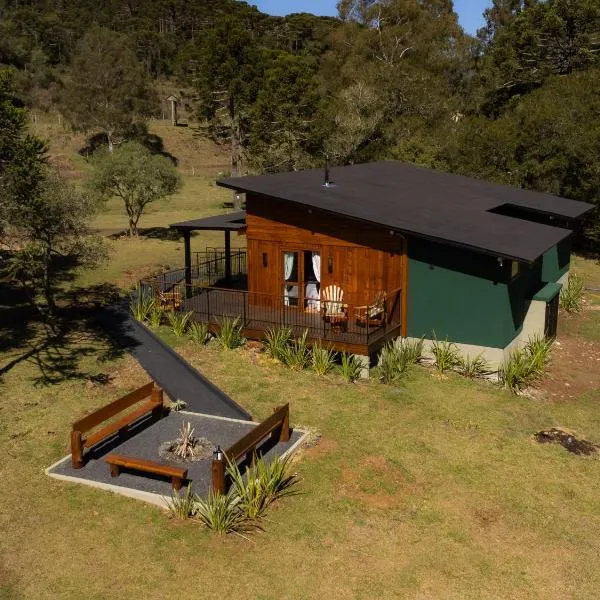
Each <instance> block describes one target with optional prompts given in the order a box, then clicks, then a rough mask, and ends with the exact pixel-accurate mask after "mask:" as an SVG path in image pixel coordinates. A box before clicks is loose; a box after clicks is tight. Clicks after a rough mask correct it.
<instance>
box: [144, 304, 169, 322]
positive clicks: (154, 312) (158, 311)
mask: <svg viewBox="0 0 600 600" xmlns="http://www.w3.org/2000/svg"><path fill="white" fill-rule="evenodd" d="M164 316H165V309H164V308H163V307H162V306H160V304H159V303H158V302H156V301H154V302H153V303H152V308H151V309H150V312H149V314H148V323H149V324H150V327H154V328H156V327H160V325H161V323H162V321H163V318H164Z"/></svg>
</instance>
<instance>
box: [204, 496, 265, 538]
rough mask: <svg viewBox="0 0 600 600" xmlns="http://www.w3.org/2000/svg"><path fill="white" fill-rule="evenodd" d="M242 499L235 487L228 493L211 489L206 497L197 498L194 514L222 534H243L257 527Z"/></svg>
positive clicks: (207, 526)
mask: <svg viewBox="0 0 600 600" xmlns="http://www.w3.org/2000/svg"><path fill="white" fill-rule="evenodd" d="M240 503H241V499H240V497H239V495H238V494H237V492H236V490H235V488H232V489H231V490H230V491H229V492H228V493H227V494H218V493H215V492H214V491H213V490H211V491H210V492H209V494H208V496H207V498H206V499H203V498H197V499H196V503H195V507H194V515H195V517H196V518H197V519H198V520H199V521H200V523H201V524H202V525H204V527H206V528H208V529H212V530H213V531H216V532H217V533H220V534H227V533H236V534H238V535H241V536H242V537H246V536H244V535H243V534H244V533H246V532H249V531H252V530H253V529H256V527H257V526H256V524H254V523H253V522H252V521H251V520H250V519H249V518H248V517H247V516H246V514H245V513H244V511H243V510H242V509H241V506H240Z"/></svg>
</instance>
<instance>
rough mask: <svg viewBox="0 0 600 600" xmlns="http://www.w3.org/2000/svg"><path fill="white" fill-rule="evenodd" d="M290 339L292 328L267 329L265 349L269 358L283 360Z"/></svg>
mask: <svg viewBox="0 0 600 600" xmlns="http://www.w3.org/2000/svg"><path fill="white" fill-rule="evenodd" d="M291 339H292V330H291V329H290V328H289V327H279V328H276V329H267V332H266V333H265V340H264V344H265V349H266V351H267V354H268V355H269V356H270V357H271V358H275V359H277V360H279V361H281V362H284V355H285V351H286V349H287V347H288V344H289V343H290V340H291Z"/></svg>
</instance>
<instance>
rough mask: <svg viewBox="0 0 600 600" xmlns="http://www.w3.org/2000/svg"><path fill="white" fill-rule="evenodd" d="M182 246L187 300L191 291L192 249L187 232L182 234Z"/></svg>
mask: <svg viewBox="0 0 600 600" xmlns="http://www.w3.org/2000/svg"><path fill="white" fill-rule="evenodd" d="M183 246H184V259H185V297H186V298H189V297H190V296H191V291H192V289H191V288H192V249H191V235H190V232H189V231H184V232H183Z"/></svg>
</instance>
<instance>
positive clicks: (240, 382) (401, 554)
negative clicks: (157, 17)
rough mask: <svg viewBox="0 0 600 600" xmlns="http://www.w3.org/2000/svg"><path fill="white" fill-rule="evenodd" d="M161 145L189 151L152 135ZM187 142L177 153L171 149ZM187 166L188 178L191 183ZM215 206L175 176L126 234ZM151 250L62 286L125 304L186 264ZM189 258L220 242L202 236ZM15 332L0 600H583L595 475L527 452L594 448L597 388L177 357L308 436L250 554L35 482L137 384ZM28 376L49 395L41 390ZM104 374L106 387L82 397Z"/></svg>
mask: <svg viewBox="0 0 600 600" xmlns="http://www.w3.org/2000/svg"><path fill="white" fill-rule="evenodd" d="M157 127H158V125H157ZM163 135H164V136H165V138H167V137H168V136H170V135H174V136H175V135H176V136H188V135H191V134H190V132H185V131H179V130H176V134H175V133H172V131H171V130H170V129H169V130H168V131H167V128H165V131H164V132H163ZM71 141H72V140H71ZM167 141H168V140H167ZM73 143H74V142H73ZM192 143H193V141H192V140H190V139H188V138H181V139H180V138H177V139H176V140H173V141H172V144H169V143H168V144H167V150H169V151H171V152H172V153H173V154H175V152H174V151H173V148H174V147H177V148H178V147H180V146H177V144H181V148H187V146H185V144H192ZM65 156H67V155H66V154H65ZM186 156H187V158H186V161H184V166H182V169H184V170H185V168H192V167H193V166H194V159H193V158H190V157H189V154H188V155H186ZM64 160H65V161H67V162H68V156H67V158H65V159H64ZM216 162H217V161H216ZM186 165H187V166H186ZM190 165H191V166H190ZM194 169H195V167H194ZM223 193H224V192H223V191H219V190H218V189H217V188H214V186H212V185H211V184H210V179H209V176H208V174H197V173H196V174H195V175H191V174H189V173H188V174H186V187H184V190H183V191H182V193H181V194H180V195H179V196H178V197H177V198H175V199H172V200H169V201H167V202H165V203H164V204H161V205H159V204H157V205H155V206H154V207H153V208H152V210H151V211H150V212H149V213H148V215H146V217H145V218H143V219H142V222H141V223H140V225H141V227H142V228H159V229H161V230H162V228H164V227H165V225H166V224H168V223H170V222H173V221H175V220H180V219H183V218H192V217H195V216H199V215H202V214H208V213H209V212H213V211H214V210H215V209H217V207H218V205H219V203H220V202H221V201H222V199H223ZM225 194H226V193H225ZM124 222H125V221H124V217H123V215H121V214H120V211H119V207H118V206H116V205H112V204H111V205H109V206H107V207H106V212H105V213H103V214H102V215H100V216H99V217H98V219H97V221H96V223H95V226H96V227H97V228H98V229H99V230H101V231H102V232H104V233H116V232H118V231H120V230H121V229H122V228H123V226H124ZM160 233H161V231H159V232H155V234H154V235H155V237H151V236H150V235H146V236H141V237H140V239H137V240H129V239H124V238H119V237H117V238H114V239H111V241H110V244H111V245H112V247H113V253H112V256H111V260H110V261H109V262H108V263H107V264H106V265H105V266H103V267H102V268H101V269H99V270H97V271H94V272H93V273H82V274H81V275H80V277H79V278H78V280H77V281H76V282H75V283H74V285H75V286H76V287H77V286H80V287H86V286H92V285H97V284H101V283H106V282H109V283H111V284H116V285H118V286H120V287H122V288H127V287H128V286H130V285H131V284H133V283H134V282H135V281H136V280H137V279H138V278H139V277H140V276H141V275H142V274H143V273H144V272H149V271H151V270H154V269H156V268H159V267H161V266H164V265H166V264H169V265H172V264H179V263H181V262H182V261H181V257H182V255H183V244H182V243H181V242H180V241H178V240H176V239H175V240H173V239H170V238H169V237H168V235H167V234H166V233H164V232H162V234H161V235H159V234H160ZM194 244H195V247H196V248H197V249H200V247H201V246H202V245H203V244H204V245H206V244H209V245H211V244H214V245H220V244H221V242H220V241H219V240H217V239H216V238H214V239H213V238H211V237H210V236H206V235H204V234H203V235H202V236H199V237H198V238H196V240H194ZM580 261H582V259H577V262H576V267H577V268H578V269H582V270H585V271H586V273H588V274H589V276H590V277H592V278H595V279H596V280H599V281H600V267H598V266H597V265H594V264H592V263H591V262H580ZM0 304H1V301H0ZM2 310H3V307H2V306H0V311H2ZM14 314H16V313H14ZM596 314H600V313H594V312H593V311H591V310H588V311H586V313H585V314H584V315H582V316H580V317H578V318H577V319H572V320H564V319H563V323H562V330H563V332H565V335H567V336H569V337H570V339H578V338H577V337H576V336H579V335H582V334H581V332H580V330H579V328H580V327H584V328H587V329H586V331H588V329H589V332H590V333H589V334H586V335H589V336H590V338H591V337H592V336H598V337H597V339H599V340H600V333H599V332H600V321H598V320H597V319H596ZM591 315H593V316H591ZM76 325H77V326H76ZM17 329H18V328H14V329H13V330H12V331H11V330H9V329H8V328H6V329H0V334H1V336H2V337H1V340H2V342H3V343H2V344H1V345H0V377H1V379H0V390H1V391H2V397H3V400H4V401H3V402H2V403H0V452H1V453H2V457H3V460H2V461H0V481H2V490H3V498H2V502H1V503H0V598H15V599H29V598H52V599H61V598H64V599H69V600H71V599H78V598H82V599H84V598H85V599H86V600H88V599H97V600H100V599H107V600H108V599H113V598H144V599H149V600H151V599H163V598H166V597H172V596H174V597H177V598H180V599H181V600H185V599H188V598H189V599H190V600H191V599H194V600H196V599H198V598H214V597H219V598H227V599H228V600H237V599H244V600H248V599H262V600H267V599H282V598H284V599H285V598H289V599H293V600H297V599H322V598H334V599H336V600H337V599H338V598H339V599H346V598H348V599H362V598H369V599H371V598H377V599H379V598H411V599H413V598H414V599H436V600H441V599H444V600H447V599H457V600H459V599H460V600H464V599H471V598H472V599H480V598H486V599H488V598H489V599H502V600H506V599H509V598H510V599H520V598H523V599H536V598H539V599H544V600H546V599H547V598H561V599H563V598H572V599H577V600H580V599H586V598H596V597H597V595H598V589H599V588H600V572H599V571H598V569H597V558H598V555H599V552H600V542H599V541H598V531H599V530H600V499H599V497H598V468H599V465H600V463H599V461H598V460H597V459H594V458H580V457H576V456H573V455H571V454H569V453H568V452H566V451H565V450H564V449H563V448H561V447H557V446H549V445H539V444H537V443H535V442H534V441H533V440H532V434H533V433H535V432H536V431H538V430H540V429H542V428H547V427H551V426H562V427H565V428H570V429H573V430H575V431H577V432H578V433H579V434H581V435H582V436H584V437H585V438H586V439H589V440H591V441H596V442H600V411H599V410H598V408H599V404H600V388H598V387H594V388H593V389H591V388H590V389H587V390H586V392H585V393H582V394H581V395H580V396H579V397H577V398H575V399H565V398H564V397H562V396H560V395H559V396H553V397H552V398H551V397H550V396H549V395H548V394H538V395H536V396H535V398H525V397H515V396H512V395H510V394H508V393H506V392H503V391H501V390H500V389H498V388H497V387H495V386H493V385H491V384H489V383H481V382H470V381H467V380H464V379H462V378H460V377H458V376H453V375H450V376H448V377H447V378H443V379H440V378H439V377H436V376H434V375H433V374H432V372H431V371H429V370H427V369H425V368H421V367H418V368H415V369H414V370H413V371H412V372H411V373H410V374H409V376H408V378H407V380H406V381H405V383H404V384H403V385H402V386H400V387H390V386H384V385H382V384H380V383H378V382H377V381H374V380H371V381H368V382H360V383H359V384H356V385H349V384H346V383H344V382H343V381H342V379H341V378H339V377H338V376H329V377H326V378H318V377H317V376H315V375H313V374H311V373H309V372H300V373H297V372H293V371H290V370H288V369H286V368H284V367H282V366H280V365H277V364H273V363H272V362H271V361H269V360H267V359H266V358H265V357H264V355H261V354H256V353H255V352H252V351H250V350H245V349H242V350H236V351H222V350H219V349H218V348H217V347H216V346H214V345H209V346H207V347H204V348H198V347H195V346H193V345H192V344H191V343H190V342H185V341H184V342H177V344H178V345H177V349H178V351H180V352H181V353H182V354H183V355H184V356H185V357H186V358H187V359H188V360H189V361H190V362H191V363H192V364H194V365H195V366H197V367H198V368H200V369H201V370H202V372H203V373H204V374H205V375H206V376H207V377H209V378H210V379H211V380H212V381H213V382H214V383H215V384H216V385H218V386H220V387H222V389H224V390H225V391H226V392H227V393H228V394H230V395H231V396H232V397H233V398H234V399H235V400H236V401H237V402H239V403H240V404H242V405H243V406H244V407H246V408H247V409H248V410H250V411H251V412H252V413H253V414H254V415H255V417H256V418H257V419H261V418H264V417H266V416H267V415H268V414H270V412H271V409H272V408H273V407H274V406H277V405H279V404H282V403H284V402H290V404H291V415H292V424H296V425H301V426H305V427H306V426H308V427H311V428H313V429H314V430H316V431H318V432H319V433H320V434H321V435H322V439H321V440H320V442H319V443H318V444H317V445H316V446H315V447H313V448H310V449H307V450H304V451H303V453H302V455H301V456H300V457H299V460H298V461H297V463H296V466H297V469H298V472H299V475H300V477H301V480H302V481H301V489H302V491H303V492H304V493H303V494H302V495H299V496H295V497H292V498H287V499H285V500H284V501H283V502H282V503H281V504H280V505H279V506H277V507H276V508H275V510H273V511H271V512H270V513H269V515H268V519H269V520H268V521H267V522H266V523H265V532H262V533H258V534H256V535H254V536H253V540H252V542H247V541H245V540H243V539H241V538H239V537H235V536H229V537H225V538H220V537H218V536H214V535H211V534H210V533H208V532H206V531H205V530H203V529H201V528H200V527H199V526H198V525H195V524H194V523H190V522H186V523H181V522H177V521H173V520H170V519H169V518H168V517H167V515H166V513H164V512H163V511H161V510H160V509H157V508H156V507H151V506H147V505H145V504H143V503H139V502H136V501H133V500H129V499H126V498H123V497H119V496H115V495H112V494H110V493H106V492H102V491H99V490H94V489H92V488H88V487H86V486H81V485H74V484H68V483H64V482H59V481H56V480H53V479H50V478H49V477H47V476H45V475H44V473H43V469H44V468H45V467H47V466H49V465H50V464H52V463H53V462H55V461H56V460H58V459H59V458H61V457H62V456H64V455H65V453H66V452H67V442H68V434H69V427H70V423H71V422H72V421H73V420H74V419H76V418H77V417H79V416H80V415H82V414H83V413H84V412H86V411H88V410H92V409H94V408H96V407H99V406H101V405H102V404H105V403H107V402H108V401H110V400H113V399H115V398H117V397H119V396H121V395H122V394H124V393H126V392H127V391H130V390H132V389H134V388H135V387H138V386H139V385H142V384H143V383H145V382H146V381H147V376H146V375H145V374H144V373H143V371H142V370H141V368H140V367H139V366H138V365H137V364H136V363H135V362H134V361H133V360H132V359H131V358H130V357H127V356H122V355H120V353H118V352H115V349H114V348H112V347H111V346H110V345H109V344H108V342H107V341H105V340H103V338H102V337H101V336H100V335H98V334H97V333H95V332H93V331H90V330H88V329H87V328H86V327H84V326H83V325H81V326H79V325H78V324H74V325H73V327H72V328H71V331H70V332H67V333H65V334H64V335H63V337H61V338H60V339H59V340H57V341H56V343H50V344H44V343H43V342H44V338H43V336H42V333H43V332H42V330H41V329H40V328H36V326H35V325H31V326H30V327H29V328H28V331H27V335H24V334H23V335H17V334H16V332H17ZM163 334H165V333H164V331H163ZM165 335H166V334H165ZM167 337H168V336H167ZM169 339H170V341H173V342H174V340H172V339H171V338H169ZM559 339H560V337H559ZM588 343H593V342H588ZM598 347H599V348H600V345H599V346H598ZM591 368H596V367H595V366H594V365H593V366H592V367H591ZM42 375H45V376H46V381H48V380H49V379H50V380H53V381H54V384H52V385H48V384H46V385H43V381H42V380H41V379H40V378H41V376H42ZM106 376H108V379H109V382H108V383H95V382H98V381H104V380H105V379H106V378H107V377H106Z"/></svg>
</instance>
